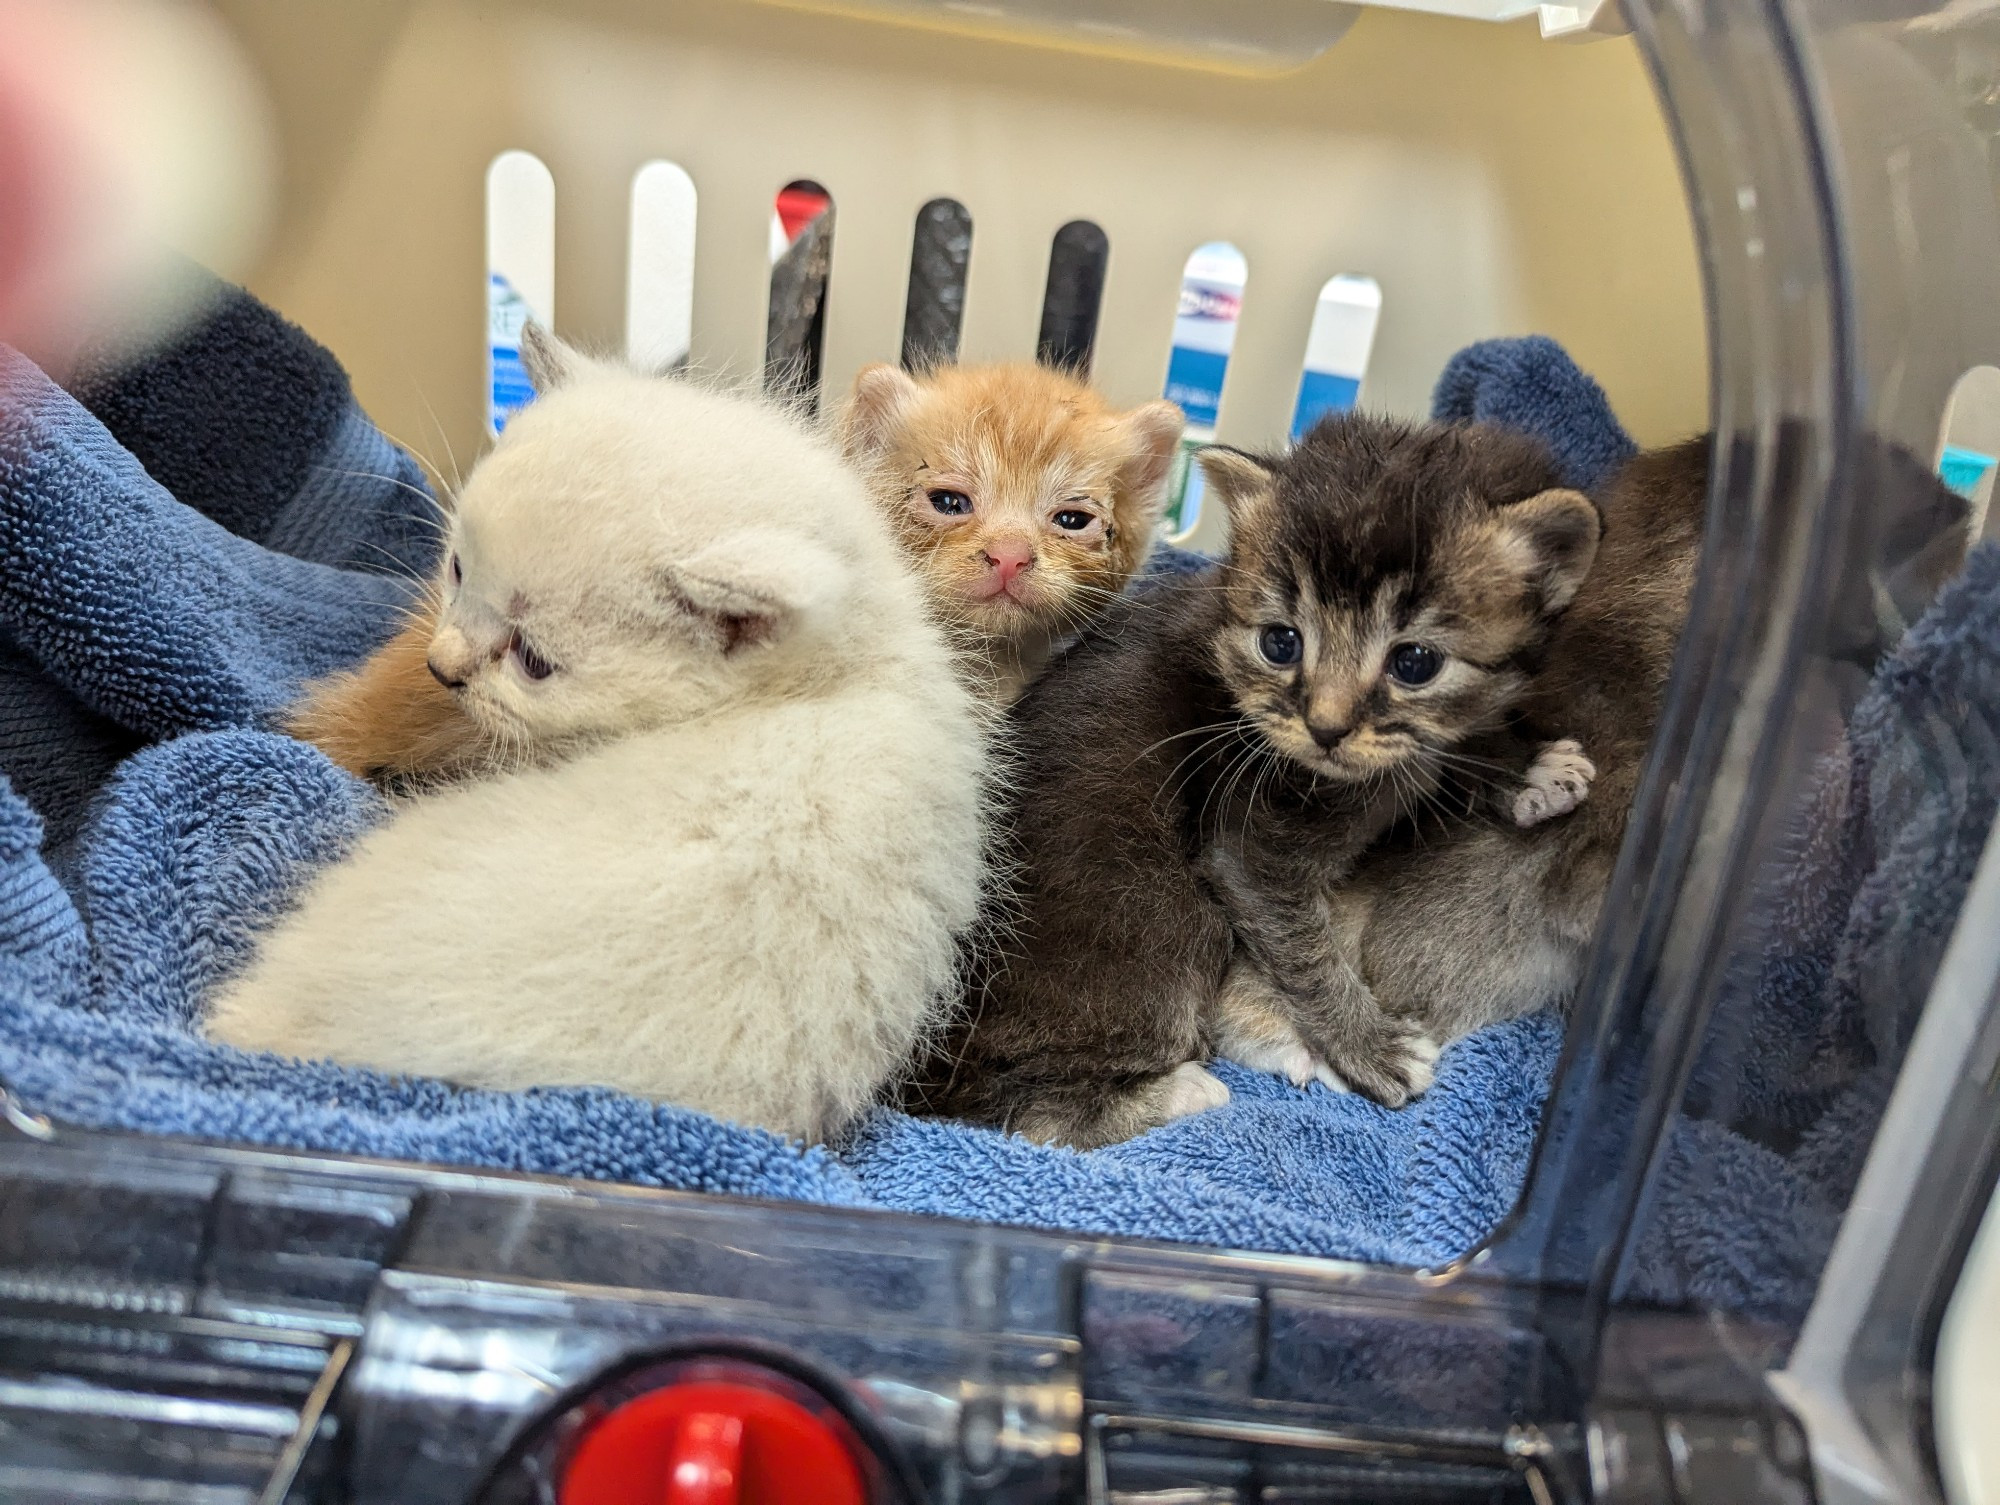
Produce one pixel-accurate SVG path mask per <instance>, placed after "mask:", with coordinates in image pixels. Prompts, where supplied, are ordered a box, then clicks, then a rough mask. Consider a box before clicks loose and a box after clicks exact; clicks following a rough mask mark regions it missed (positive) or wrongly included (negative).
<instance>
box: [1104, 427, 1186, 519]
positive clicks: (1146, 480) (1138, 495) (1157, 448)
mask: <svg viewBox="0 0 2000 1505" xmlns="http://www.w3.org/2000/svg"><path fill="white" fill-rule="evenodd" d="M1186 428H1187V415H1186V414H1184V413H1183V412H1181V410H1180V408H1179V407H1178V406H1176V405H1175V404H1173V403H1171V402H1167V401H1165V400H1164V399H1162V400H1161V401H1159V402H1149V403H1147V404H1146V405H1145V406H1144V407H1138V408H1134V409H1132V411H1131V412H1129V413H1124V414H1121V415H1120V416H1119V418H1118V421H1117V429H1118V436H1119V439H1120V440H1121V441H1122V442H1123V444H1124V446H1125V453H1126V459H1125V464H1124V465H1123V466H1122V467H1121V469H1120V471H1119V480H1120V481H1121V482H1122V483H1123V484H1124V487H1125V491H1126V494H1127V495H1129V496H1131V497H1133V498H1134V499H1135V500H1137V501H1138V502H1139V503H1140V504H1141V506H1142V507H1143V508H1144V510H1145V512H1146V513H1147V515H1148V516H1149V517H1157V516H1158V514H1159V513H1160V511H1161V509H1162V508H1164V507H1165V506H1166V502H1167V477H1168V476H1170V475H1172V474H1173V472H1174V451H1175V450H1177V449H1179V448H1180V442H1181V433H1182V431H1183V430H1185V429H1186Z"/></svg>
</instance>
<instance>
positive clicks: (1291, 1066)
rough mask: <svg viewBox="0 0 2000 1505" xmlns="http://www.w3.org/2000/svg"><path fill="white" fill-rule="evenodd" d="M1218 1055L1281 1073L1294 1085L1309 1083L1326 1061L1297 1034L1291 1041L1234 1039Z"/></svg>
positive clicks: (1255, 1069) (1273, 1073)
mask: <svg viewBox="0 0 2000 1505" xmlns="http://www.w3.org/2000/svg"><path fill="white" fill-rule="evenodd" d="M1216 1054H1218V1055H1220V1056H1221V1057H1222V1058H1223V1059H1224V1060H1225V1061H1234V1062H1235V1063H1236V1064H1237V1065H1238V1066H1248V1067H1249V1068H1250V1069H1251V1070H1252V1071H1268V1072H1270V1073H1271V1075H1272V1076H1281V1077H1283V1078H1284V1079H1285V1080H1286V1081H1288V1082H1290V1083H1291V1084H1292V1085H1293V1086H1294V1087H1303V1086H1305V1084H1306V1083H1307V1082H1310V1081H1311V1080H1312V1079H1313V1076H1314V1073H1315V1072H1316V1071H1317V1070H1318V1069H1319V1067H1320V1066H1322V1065H1324V1064H1325V1063H1324V1062H1321V1061H1318V1060H1316V1059H1315V1058H1314V1056H1313V1053H1312V1051H1311V1050H1309V1049H1307V1047H1306V1042H1305V1041H1303V1040H1301V1039H1300V1038H1299V1037H1298V1036H1297V1035H1293V1036H1292V1037H1291V1038H1290V1039H1289V1040H1248V1039H1237V1040H1231V1041H1229V1042H1227V1043H1226V1044H1224V1045H1223V1046H1221V1047H1219V1048H1218V1050H1217V1052H1216Z"/></svg>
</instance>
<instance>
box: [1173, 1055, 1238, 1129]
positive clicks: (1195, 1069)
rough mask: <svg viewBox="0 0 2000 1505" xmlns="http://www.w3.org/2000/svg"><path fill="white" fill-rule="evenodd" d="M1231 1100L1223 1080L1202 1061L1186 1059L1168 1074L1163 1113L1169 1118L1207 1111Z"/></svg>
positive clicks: (1184, 1116) (1185, 1116)
mask: <svg viewBox="0 0 2000 1505" xmlns="http://www.w3.org/2000/svg"><path fill="white" fill-rule="evenodd" d="M1228 1101H1229V1089H1228V1088H1227V1087H1225V1086H1223V1084H1222V1079H1221V1078H1220V1077H1218V1076H1217V1075H1216V1074H1215V1073H1214V1072H1212V1071H1210V1070H1209V1069H1208V1068H1207V1067H1206V1066H1204V1065H1202V1064H1201V1062H1199V1061H1185V1062H1183V1063H1182V1064H1180V1065H1179V1066H1176V1067H1175V1068H1174V1069H1173V1070H1172V1071H1171V1072H1169V1073H1168V1074H1167V1083H1166V1092H1165V1094H1164V1095H1163V1096H1162V1097H1161V1099H1160V1112H1161V1113H1162V1115H1164V1117H1165V1118H1166V1119H1167V1120H1172V1119H1176V1118H1187V1117H1189V1116H1190V1115H1191V1114H1195V1113H1206V1112H1207V1111H1208V1110H1209V1109H1210V1108H1220V1107H1221V1106H1222V1105H1223V1104H1224V1103H1226V1102H1228Z"/></svg>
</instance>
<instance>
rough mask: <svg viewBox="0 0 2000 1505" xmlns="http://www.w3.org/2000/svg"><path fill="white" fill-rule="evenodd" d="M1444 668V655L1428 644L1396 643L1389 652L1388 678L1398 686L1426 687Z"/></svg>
mask: <svg viewBox="0 0 2000 1505" xmlns="http://www.w3.org/2000/svg"><path fill="white" fill-rule="evenodd" d="M1443 667H1444V655H1443V654H1442V653H1439V652H1438V651H1437V649H1435V648H1433V647H1432V646H1431V645H1430V644H1429V643H1398V644H1397V645H1396V646H1395V647H1394V648H1391V649H1390V650H1389V678H1391V679H1393V680H1395V681H1396V683H1397V684H1399V685H1410V686H1412V687H1414V686H1417V685H1427V684H1429V683H1430V682H1431V681H1432V680H1434V679H1436V678H1437V677H1438V670H1440V669H1442V668H1443Z"/></svg>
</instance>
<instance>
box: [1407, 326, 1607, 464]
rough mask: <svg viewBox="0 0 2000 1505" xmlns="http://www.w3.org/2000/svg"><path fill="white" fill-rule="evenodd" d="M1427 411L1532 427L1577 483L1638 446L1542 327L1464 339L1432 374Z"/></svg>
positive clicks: (1438, 415)
mask: <svg viewBox="0 0 2000 1505" xmlns="http://www.w3.org/2000/svg"><path fill="white" fill-rule="evenodd" d="M1431 416H1432V417H1434V418H1439V419H1444V420H1447V421H1455V420H1465V419H1470V420H1474V421H1477V422H1481V423H1497V424H1500V425H1501V426H1502V427H1505V428H1513V429H1521V430H1523V431H1525V432H1527V433H1530V434H1534V435H1536V436H1537V437H1539V438H1541V439H1544V440H1546V441H1548V444H1549V447H1550V448H1551V449H1553V450H1554V451H1555V452H1556V459H1557V461H1558V462H1559V463H1560V464H1561V466H1562V469H1563V478H1564V479H1565V480H1566V481H1568V482H1569V484H1570V485H1572V486H1576V487H1579V488H1581V489H1583V490H1585V491H1588V490H1590V489H1591V488H1593V487H1595V486H1598V485H1600V484H1601V483H1603V482H1604V481H1606V480H1608V479H1609V478H1610V476H1611V474H1612V472H1613V471H1615V470H1617V469H1618V467H1619V466H1621V465H1623V464H1624V463H1625V462H1626V461H1627V460H1629V459H1631V458H1632V456H1634V455H1635V454H1637V453H1638V452H1639V448H1638V446H1637V445H1635V444H1634V443H1633V442H1632V439H1631V436H1630V435H1628V434H1627V433H1626V432H1625V430H1624V428H1623V427H1622V426H1621V425H1620V424H1619V422H1618V419H1617V416H1616V415H1615V414H1613V413H1612V411H1611V403H1610V401H1609V400H1608V399H1607V398H1606V397H1605V395H1604V389H1603V388H1602V387H1600V386H1598V384H1597V383H1596V382H1595V381H1593V380H1591V378H1590V377H1588V376H1586V375H1585V374H1584V373H1583V371H1582V370H1581V369H1580V368H1579V367H1578V366H1577V364H1576V362H1575V361H1573V360H1571V359H1570V358H1569V354H1568V352H1567V351H1565V350H1564V349H1563V348H1562V346H1560V345H1558V344H1557V343H1556V342H1555V341H1554V340H1552V339H1549V338H1548V337H1547V336H1545V335H1529V336H1527V337H1526V338H1524V339H1506V340H1481V341H1480V342H1479V343H1478V344H1476V345H1468V346H1466V347H1465V348H1464V349H1463V350H1461V351H1459V352H1458V354H1457V355H1455V356H1453V357H1452V358H1451V360H1450V361H1449V362H1447V363H1446V365H1445V368H1444V374H1443V375H1442V376H1440V377H1439V378H1438V383H1437V386H1436V387H1435V388H1434V389H1433V390H1432V393H1431Z"/></svg>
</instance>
